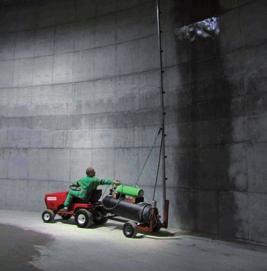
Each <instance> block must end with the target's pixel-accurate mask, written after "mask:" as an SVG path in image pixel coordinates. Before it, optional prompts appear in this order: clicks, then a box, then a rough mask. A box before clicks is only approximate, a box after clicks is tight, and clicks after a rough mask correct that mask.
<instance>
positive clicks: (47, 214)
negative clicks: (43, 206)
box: [42, 209, 55, 223]
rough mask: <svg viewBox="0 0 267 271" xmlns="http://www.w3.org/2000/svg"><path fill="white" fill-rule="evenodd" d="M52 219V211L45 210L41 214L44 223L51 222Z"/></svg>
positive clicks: (53, 215)
mask: <svg viewBox="0 0 267 271" xmlns="http://www.w3.org/2000/svg"><path fill="white" fill-rule="evenodd" d="M54 217H55V214H54V212H53V211H52V210H49V209H47V210H45V211H44V212H43V213H42V219H43V221H44V222H45V223H49V222H52V220H53V219H54Z"/></svg>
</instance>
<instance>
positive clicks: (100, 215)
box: [93, 207, 108, 225]
mask: <svg viewBox="0 0 267 271" xmlns="http://www.w3.org/2000/svg"><path fill="white" fill-rule="evenodd" d="M105 216H106V211H105V210H104V209H103V208H101V207H98V208H96V209H95V211H94V213H93V220H94V223H95V224H96V225H102V224H105V223H106V222H107V221H108V218H106V217H105Z"/></svg>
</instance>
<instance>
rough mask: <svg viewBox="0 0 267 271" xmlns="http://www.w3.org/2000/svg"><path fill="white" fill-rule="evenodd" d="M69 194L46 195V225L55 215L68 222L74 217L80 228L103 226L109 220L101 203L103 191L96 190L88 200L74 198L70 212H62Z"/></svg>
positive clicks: (44, 219) (44, 217)
mask: <svg viewBox="0 0 267 271" xmlns="http://www.w3.org/2000/svg"><path fill="white" fill-rule="evenodd" d="M67 194H68V192H57V193H49V194H46V195H45V204H46V207H47V209H46V210H45V211H44V212H43V213H42V219H43V221H44V222H45V223H49V222H52V221H53V220H54V217H55V215H59V216H61V217H62V219H64V220H67V219H69V218H71V217H72V216H74V218H75V222H76V224H77V226H78V227H80V228H87V227H90V226H91V225H92V224H94V223H95V224H98V225H100V224H103V223H105V222H106V221H107V220H108V218H107V217H106V211H105V209H104V208H103V206H102V204H101V202H100V201H99V199H100V197H101V195H102V190H95V191H93V192H92V193H91V195H89V196H88V198H87V199H86V200H82V199H79V198H74V200H73V203H72V205H71V207H70V209H69V210H68V211H64V210H62V208H63V207H64V205H63V204H64V201H65V199H66V197H67Z"/></svg>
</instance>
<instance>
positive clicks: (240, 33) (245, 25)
mask: <svg viewBox="0 0 267 271" xmlns="http://www.w3.org/2000/svg"><path fill="white" fill-rule="evenodd" d="M178 2H179V1H178ZM185 2H186V1H185ZM189 2H190V1H189ZM191 2H192V1H191ZM211 2H213V3H211ZM187 4H188V3H187ZM202 4H203V5H202V8H203V9H202V13H201V12H191V14H190V4H188V5H186V4H184V5H179V3H178V4H176V19H175V20H176V21H175V24H176V26H177V25H178V26H179V24H182V22H186V23H192V22H194V19H195V18H198V19H203V18H205V15H206V14H209V15H210V16H211V15H213V16H216V15H217V16H219V20H220V31H221V32H220V34H219V36H218V38H214V39H205V40H203V39H196V40H195V41H193V42H188V41H177V46H176V48H177V53H176V56H177V61H178V65H177V66H176V67H174V68H170V69H169V72H170V74H172V76H171V77H170V79H169V80H168V83H172V84H173V82H174V80H173V79H174V78H179V81H177V83H175V88H176V90H177V92H178V93H179V97H178V107H179V109H178V112H179V114H178V134H179V135H180V137H181V144H180V145H179V147H178V150H179V152H178V153H177V154H178V155H176V159H178V162H177V164H178V167H177V168H178V171H177V174H178V194H177V195H178V197H177V201H178V212H177V213H178V215H179V217H180V218H179V223H180V224H181V225H183V227H185V228H188V229H194V230H195V231H198V232H202V233H208V234H215V235H216V236H219V237H221V238H229V239H232V238H237V239H245V240H250V241H256V242H263V243H266V242H267V216H266V214H267V213H266V207H265V206H266V203H267V182H266V178H267V175H266V162H267V160H266V157H267V156H266V139H267V137H266V136H267V134H266V127H267V126H266V124H267V115H266V111H267V106H266V86H265V84H266V53H267V48H266V38H267V35H266V31H265V30H264V28H265V26H264V25H266V23H267V20H266V18H267V17H266V15H267V4H266V1H219V2H218V3H216V2H215V1H206V4H205V3H202ZM211 4H213V5H211ZM216 4H217V7H216V6H215V5H216ZM205 5H206V9H205ZM212 9H213V10H214V11H213V14H212V13H211V10H212ZM190 15H191V21H190ZM175 69H176V71H175ZM177 75H179V77H178V76H177Z"/></svg>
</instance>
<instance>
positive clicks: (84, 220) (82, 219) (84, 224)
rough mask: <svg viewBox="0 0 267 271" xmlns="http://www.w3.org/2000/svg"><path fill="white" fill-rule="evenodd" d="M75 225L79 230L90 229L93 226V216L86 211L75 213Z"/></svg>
mask: <svg viewBox="0 0 267 271" xmlns="http://www.w3.org/2000/svg"><path fill="white" fill-rule="evenodd" d="M75 223H76V224H77V226H78V227H79V228H88V227H90V226H91V225H92V224H93V214H92V213H91V212H89V211H88V210H86V209H80V210H78V211H77V212H76V213H75Z"/></svg>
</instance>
